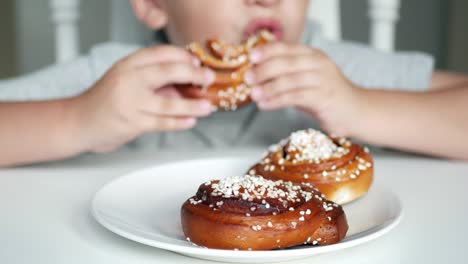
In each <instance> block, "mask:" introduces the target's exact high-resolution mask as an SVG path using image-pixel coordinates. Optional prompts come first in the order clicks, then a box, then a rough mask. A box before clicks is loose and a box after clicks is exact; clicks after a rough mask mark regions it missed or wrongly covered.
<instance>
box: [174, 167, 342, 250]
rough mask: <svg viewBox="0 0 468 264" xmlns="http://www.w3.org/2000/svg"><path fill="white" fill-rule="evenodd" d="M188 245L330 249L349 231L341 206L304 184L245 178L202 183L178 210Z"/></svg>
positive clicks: (248, 248)
mask: <svg viewBox="0 0 468 264" xmlns="http://www.w3.org/2000/svg"><path fill="white" fill-rule="evenodd" d="M181 220H182V227H183V231H184V233H185V235H186V237H187V240H188V241H190V242H192V243H194V244H196V245H199V246H204V247H208V248H213V249H230V250H270V249H279V248H288V247H293V246H297V245H302V244H310V245H312V246H320V245H328V244H333V243H337V242H339V241H340V240H342V239H343V238H344V237H345V235H346V232H347V230H348V224H347V220H346V216H345V214H344V212H343V209H342V208H341V206H340V205H338V204H336V203H333V202H330V201H328V200H326V199H325V198H324V196H323V195H322V194H321V193H320V192H319V191H318V190H317V189H315V188H313V187H312V186H311V185H310V184H308V183H300V184H294V183H292V182H285V181H282V180H278V181H271V180H267V179H265V178H263V177H261V176H252V175H246V176H244V177H230V178H226V179H223V180H216V181H209V182H206V183H204V184H202V185H201V186H200V187H199V189H198V191H197V193H196V195H195V196H193V197H191V198H189V199H188V200H187V201H186V202H185V203H184V204H183V206H182V209H181Z"/></svg>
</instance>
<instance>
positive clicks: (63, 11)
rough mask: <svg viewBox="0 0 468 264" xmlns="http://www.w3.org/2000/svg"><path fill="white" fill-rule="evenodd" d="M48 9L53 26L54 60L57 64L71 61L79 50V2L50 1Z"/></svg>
mask: <svg viewBox="0 0 468 264" xmlns="http://www.w3.org/2000/svg"><path fill="white" fill-rule="evenodd" d="M50 8H51V12H52V15H51V16H52V22H53V23H54V26H55V60H56V62H59V63H60V62H65V61H69V60H72V59H74V58H76V57H77V56H78V55H79V50H80V44H79V43H80V41H79V40H80V38H79V30H78V29H79V28H78V20H79V18H80V0H50Z"/></svg>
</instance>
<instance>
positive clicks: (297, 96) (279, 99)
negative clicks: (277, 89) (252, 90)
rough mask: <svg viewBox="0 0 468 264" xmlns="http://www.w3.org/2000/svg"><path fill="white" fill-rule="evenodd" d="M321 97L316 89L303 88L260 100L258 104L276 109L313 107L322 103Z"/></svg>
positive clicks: (268, 108) (261, 107)
mask: <svg viewBox="0 0 468 264" xmlns="http://www.w3.org/2000/svg"><path fill="white" fill-rule="evenodd" d="M319 99H320V98H319V96H318V93H317V90H316V89H310V88H301V89H296V90H293V91H290V92H288V93H283V94H280V95H279V96H275V97H273V98H270V99H268V100H263V101H260V102H258V104H257V105H258V107H259V108H260V109H262V110H276V109H281V108H286V107H304V108H307V109H313V108H315V107H317V105H318V104H319V103H320V102H319Z"/></svg>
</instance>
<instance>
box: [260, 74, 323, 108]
mask: <svg viewBox="0 0 468 264" xmlns="http://www.w3.org/2000/svg"><path fill="white" fill-rule="evenodd" d="M319 83H320V76H319V75H318V74H317V72H314V71H307V72H296V73H292V74H286V75H281V76H279V77H278V78H275V79H273V80H271V81H268V82H266V83H264V84H262V85H261V86H257V87H254V88H253V91H252V99H253V100H254V101H257V102H259V101H262V100H267V99H269V98H272V97H275V96H279V95H280V94H283V93H286V92H290V91H292V90H295V89H300V88H304V87H309V88H311V89H313V88H314V87H317V86H319Z"/></svg>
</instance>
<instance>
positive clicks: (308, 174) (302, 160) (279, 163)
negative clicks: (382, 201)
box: [249, 129, 374, 204]
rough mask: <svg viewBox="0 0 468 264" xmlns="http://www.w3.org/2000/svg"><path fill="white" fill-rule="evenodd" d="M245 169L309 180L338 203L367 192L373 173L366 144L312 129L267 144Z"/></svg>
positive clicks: (278, 177)
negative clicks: (260, 157) (257, 161)
mask: <svg viewBox="0 0 468 264" xmlns="http://www.w3.org/2000/svg"><path fill="white" fill-rule="evenodd" d="M249 173H250V174H253V175H262V176H263V177H265V178H267V179H271V180H285V181H292V182H296V183H301V182H306V183H310V184H312V185H313V186H315V187H316V188H317V189H319V190H320V191H321V192H322V193H323V194H324V195H325V197H326V198H327V199H329V200H331V201H334V202H336V203H339V204H344V203H348V202H350V201H353V200H355V199H357V198H359V197H361V196H362V195H364V194H365V193H367V191H368V190H369V188H370V186H371V183H372V179H373V175H374V173H373V160H372V157H371V156H370V154H369V151H368V149H367V148H363V147H361V146H359V145H357V144H352V143H351V142H350V141H349V140H347V139H343V138H341V139H337V138H330V137H328V136H326V135H325V134H323V133H321V132H319V131H316V130H313V129H309V130H303V131H298V132H295V133H292V134H291V136H290V137H289V138H287V139H285V140H282V141H281V142H280V143H279V144H277V145H274V146H271V147H270V149H269V151H268V153H267V154H266V155H265V157H264V158H263V159H262V160H261V161H260V162H259V163H258V164H256V165H255V166H253V167H252V169H251V170H250V172H249Z"/></svg>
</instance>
